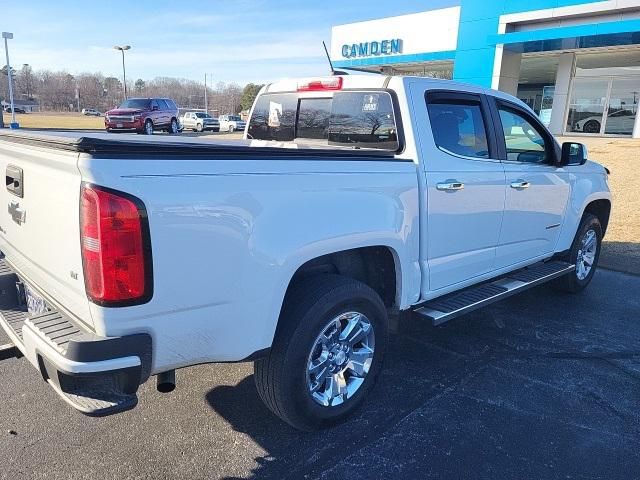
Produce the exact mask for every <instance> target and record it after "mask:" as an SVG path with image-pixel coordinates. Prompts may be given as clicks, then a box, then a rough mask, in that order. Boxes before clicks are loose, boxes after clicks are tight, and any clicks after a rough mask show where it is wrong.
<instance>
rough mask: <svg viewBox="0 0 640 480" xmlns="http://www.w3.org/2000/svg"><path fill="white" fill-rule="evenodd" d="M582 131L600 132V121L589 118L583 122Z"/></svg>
mask: <svg viewBox="0 0 640 480" xmlns="http://www.w3.org/2000/svg"><path fill="white" fill-rule="evenodd" d="M582 131H583V132H584V133H600V122H598V121H597V120H589V121H588V122H587V123H585V124H584V127H583V129H582Z"/></svg>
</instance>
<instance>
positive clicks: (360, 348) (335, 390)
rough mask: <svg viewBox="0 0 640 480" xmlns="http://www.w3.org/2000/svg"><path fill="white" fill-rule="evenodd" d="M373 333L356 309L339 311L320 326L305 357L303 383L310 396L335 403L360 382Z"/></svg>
mask: <svg viewBox="0 0 640 480" xmlns="http://www.w3.org/2000/svg"><path fill="white" fill-rule="evenodd" d="M374 349H375V334H374V331H373V325H372V324H371V322H370V321H369V319H368V318H367V317H366V316H365V315H364V314H362V313H359V312H347V313H342V314H340V315H339V316H338V317H336V318H334V319H332V320H331V321H330V322H329V323H328V324H327V325H326V326H325V327H324V328H323V330H322V332H321V333H320V335H318V337H317V338H316V341H315V342H314V344H313V347H312V348H311V353H310V354H309V359H308V361H307V387H308V388H309V393H310V394H311V398H313V400H314V401H315V402H316V403H318V404H320V405H323V406H325V407H335V406H336V405H340V404H342V403H344V402H345V401H346V400H347V399H349V398H351V397H352V396H353V395H355V393H356V392H357V391H358V389H359V388H360V387H361V386H362V384H363V383H364V380H365V377H366V376H367V374H368V373H369V369H370V368H371V363H372V362H373V352H374Z"/></svg>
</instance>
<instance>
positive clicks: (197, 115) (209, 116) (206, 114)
mask: <svg viewBox="0 0 640 480" xmlns="http://www.w3.org/2000/svg"><path fill="white" fill-rule="evenodd" d="M196 117H198V118H211V115H209V114H208V113H200V112H198V113H196Z"/></svg>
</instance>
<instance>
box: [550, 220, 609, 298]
mask: <svg viewBox="0 0 640 480" xmlns="http://www.w3.org/2000/svg"><path fill="white" fill-rule="evenodd" d="M601 246H602V225H600V220H598V217H596V216H595V215H592V214H590V213H587V214H585V215H584V217H582V221H581V222H580V226H579V227H578V231H577V232H576V236H575V238H574V239H573V244H572V245H571V250H569V253H568V254H567V256H566V257H565V258H564V260H566V261H567V262H570V263H574V264H575V265H576V269H575V270H574V271H572V272H571V273H569V274H567V275H565V276H563V277H560V278H559V279H558V280H556V281H555V286H556V287H557V288H558V289H559V290H562V291H565V292H569V293H578V292H581V291H582V290H584V289H585V287H586V286H587V285H589V282H591V279H592V278H593V274H594V273H595V271H596V267H597V265H598V259H599V258H600V249H601Z"/></svg>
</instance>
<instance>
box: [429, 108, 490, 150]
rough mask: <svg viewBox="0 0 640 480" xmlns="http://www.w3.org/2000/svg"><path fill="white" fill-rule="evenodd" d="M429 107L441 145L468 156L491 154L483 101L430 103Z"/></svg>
mask: <svg viewBox="0 0 640 480" xmlns="http://www.w3.org/2000/svg"><path fill="white" fill-rule="evenodd" d="M427 110H428V111H429V120H430V122H431V130H432V131H433V138H434V140H435V142H436V145H437V147H438V148H439V149H441V150H444V151H445V152H447V153H454V154H457V155H463V156H465V157H475V158H489V147H488V144H487V132H486V129H485V125H484V120H483V118H482V109H481V107H480V103H472V102H469V103H467V102H465V103H455V101H452V102H451V103H448V102H447V103H429V104H428V106H427Z"/></svg>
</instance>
